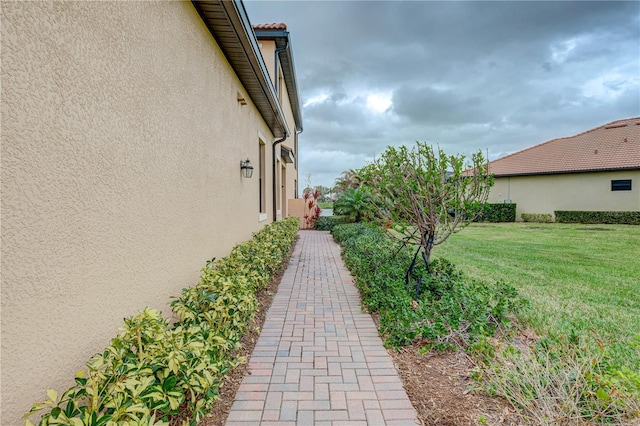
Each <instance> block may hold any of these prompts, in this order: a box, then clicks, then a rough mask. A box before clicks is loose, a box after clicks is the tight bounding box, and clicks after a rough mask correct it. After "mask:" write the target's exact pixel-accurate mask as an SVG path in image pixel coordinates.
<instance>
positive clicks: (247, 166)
mask: <svg viewBox="0 0 640 426" xmlns="http://www.w3.org/2000/svg"><path fill="white" fill-rule="evenodd" d="M240 172H242V177H246V178H250V177H251V176H253V166H252V165H251V161H249V159H248V158H247V160H246V161H243V160H240Z"/></svg>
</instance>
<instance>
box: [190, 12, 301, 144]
mask: <svg viewBox="0 0 640 426" xmlns="http://www.w3.org/2000/svg"><path fill="white" fill-rule="evenodd" d="M192 4H193V5H194V7H195V9H196V10H197V11H198V14H199V15H200V17H201V19H202V21H203V22H204V23H205V25H206V27H207V29H208V30H209V32H210V33H211V35H212V36H213V38H214V39H215V40H216V42H217V44H218V46H219V47H220V49H221V50H222V52H223V53H224V55H225V57H226V58H227V61H229V64H230V65H231V67H232V68H233V70H234V72H235V73H236V75H237V76H238V78H239V80H240V82H241V83H242V85H243V86H244V88H245V90H246V91H247V94H248V95H249V97H250V98H251V100H252V101H253V103H254V105H255V106H256V108H257V109H258V111H259V113H260V115H261V116H262V118H263V119H264V120H265V122H266V123H267V126H269V128H270V129H271V132H272V133H273V135H274V137H275V138H277V139H282V138H284V137H288V136H289V135H290V132H289V129H288V127H287V122H286V119H285V115H284V112H283V111H282V106H281V105H280V102H279V101H278V96H277V94H276V91H275V88H274V87H273V84H272V83H271V79H270V77H269V72H268V70H267V66H266V64H265V62H264V59H263V58H262V53H261V52H260V47H259V46H258V40H257V39H256V36H255V33H254V32H253V28H252V27H251V23H250V21H249V17H248V15H247V11H246V9H245V7H244V4H243V3H242V0H200V1H197V0H192ZM221 17H223V18H221ZM238 48H240V51H241V52H242V54H241V55H237V54H236V53H237V49H238ZM232 49H233V50H234V51H232ZM255 83H257V85H256V84H255Z"/></svg>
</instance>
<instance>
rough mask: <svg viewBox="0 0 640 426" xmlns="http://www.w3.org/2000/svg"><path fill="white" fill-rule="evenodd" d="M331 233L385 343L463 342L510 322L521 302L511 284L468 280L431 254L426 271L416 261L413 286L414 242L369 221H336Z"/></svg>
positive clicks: (442, 346)
mask: <svg viewBox="0 0 640 426" xmlns="http://www.w3.org/2000/svg"><path fill="white" fill-rule="evenodd" d="M333 236H334V239H335V240H336V241H337V242H339V243H340V244H341V245H342V248H343V252H342V256H343V258H344V260H345V263H346V265H347V267H348V268H349V269H350V270H351V273H352V274H353V275H354V277H355V279H356V285H357V287H358V289H359V290H360V292H361V295H362V301H363V305H364V306H365V308H366V309H367V310H368V311H369V312H377V313H378V314H379V315H380V332H381V334H382V335H383V336H384V338H385V343H386V344H387V345H389V346H392V347H398V346H403V345H408V344H411V343H413V342H417V341H419V342H420V343H421V344H422V345H423V346H426V347H429V348H431V347H434V348H438V349H447V348H455V347H458V348H466V347H467V346H468V345H469V344H471V343H473V342H475V341H477V340H478V339H480V338H481V337H483V336H492V335H493V334H494V332H495V330H496V329H497V328H498V327H500V326H504V327H508V326H509V324H510V320H509V316H510V314H512V313H513V312H514V311H515V310H517V309H518V308H519V307H520V306H521V305H522V303H524V302H523V301H522V299H520V298H519V297H518V295H517V292H516V291H515V289H514V288H513V287H512V286H510V285H509V284H506V283H486V282H480V281H475V280H470V279H468V278H467V277H465V276H464V274H463V273H462V272H460V271H459V270H458V269H456V268H455V266H454V265H452V264H451V263H450V262H448V261H447V260H445V259H435V260H434V261H433V262H432V263H431V264H430V272H427V271H426V269H425V267H424V266H416V268H415V269H414V270H413V272H412V274H413V276H412V277H411V278H412V280H411V282H419V283H420V285H421V288H420V289H419V291H416V289H415V288H414V287H413V286H407V284H406V283H405V274H406V271H407V270H408V269H409V265H410V264H411V261H412V258H413V255H414V254H415V253H414V252H415V248H413V249H412V248H410V247H401V246H399V245H398V243H397V242H395V241H392V240H390V239H388V238H387V237H386V236H385V234H384V232H383V231H382V230H380V228H378V227H375V226H374V225H370V224H362V223H360V224H347V225H337V226H335V227H334V228H333ZM416 295H417V296H416Z"/></svg>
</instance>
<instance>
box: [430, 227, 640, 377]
mask: <svg viewBox="0 0 640 426" xmlns="http://www.w3.org/2000/svg"><path fill="white" fill-rule="evenodd" d="M433 255H434V257H444V258H447V259H449V260H451V261H452V262H454V263H455V264H456V265H458V266H459V267H460V268H461V269H462V270H464V271H465V272H466V273H467V274H468V275H470V276H472V277H476V278H480V279H483V280H491V281H497V280H503V281H506V282H509V283H511V284H512V285H514V286H515V287H516V288H518V289H519V291H520V293H521V294H522V295H523V296H524V297H526V298H527V299H529V300H530V301H531V304H532V306H531V309H529V310H528V311H527V312H526V313H525V314H524V315H523V317H524V319H525V320H527V321H529V322H530V323H531V324H532V326H533V327H534V329H536V331H538V332H539V333H544V334H548V333H550V334H557V333H561V334H571V333H572V332H573V333H577V334H580V335H583V336H588V335H593V331H595V333H597V335H599V336H602V337H604V338H605V340H606V341H607V346H609V345H611V349H612V352H613V353H612V355H613V357H614V359H615V360H616V361H619V362H625V363H630V364H631V365H628V366H629V367H630V368H634V367H635V369H636V370H640V355H639V354H638V350H633V349H632V348H631V347H630V346H629V345H628V344H629V342H631V341H633V340H634V339H636V340H637V341H638V343H640V226H631V225H580V224H555V223H551V224H541V223H509V224H489V223H476V224H472V225H471V226H469V227H467V228H466V229H464V230H462V231H461V232H460V233H457V234H455V235H452V236H451V237H450V238H449V240H447V241H446V242H445V243H443V244H441V245H439V246H436V247H435V248H434V251H433Z"/></svg>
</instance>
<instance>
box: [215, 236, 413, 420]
mask: <svg viewBox="0 0 640 426" xmlns="http://www.w3.org/2000/svg"><path fill="white" fill-rule="evenodd" d="M299 235H300V239H299V241H298V243H297V245H296V248H295V251H294V253H293V256H292V257H291V260H290V261H289V265H288V267H287V269H286V271H285V273H284V276H283V277H282V281H281V283H280V286H279V288H278V292H277V294H276V296H275V298H274V300H273V305H272V306H271V308H270V309H269V312H268V314H267V319H266V322H265V324H264V327H263V329H262V333H261V334H260V338H259V339H258V342H257V344H256V347H255V349H254V351H253V355H252V356H251V359H250V361H249V371H250V374H248V375H247V376H245V378H244V380H243V382H242V384H241V385H240V388H239V389H238V393H237V394H236V399H235V401H234V404H233V407H232V409H231V413H230V414H229V417H228V418H227V423H226V424H227V426H239V425H258V424H259V425H264V426H266V425H318V426H322V425H415V424H419V422H418V421H417V420H416V419H417V417H416V412H415V410H414V408H413V406H412V405H411V402H410V401H409V398H408V397H407V394H406V392H405V391H404V389H403V387H402V382H401V381H400V378H399V377H398V374H397V372H396V370H395V368H394V365H393V362H392V360H391V358H390V357H389V354H388V353H387V351H386V350H385V348H384V347H383V346H382V341H381V340H380V337H379V336H378V332H377V329H376V327H375V324H374V322H373V320H372V319H371V316H370V315H368V314H366V313H364V312H362V311H361V309H360V296H359V294H358V290H357V289H356V288H355V286H354V285H353V281H352V276H351V274H350V273H349V271H348V270H347V269H346V268H345V266H344V264H343V262H342V259H341V258H340V248H339V247H338V245H337V244H335V243H334V242H333V239H332V237H331V235H330V234H329V233H328V232H320V231H300V234H299Z"/></svg>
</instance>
